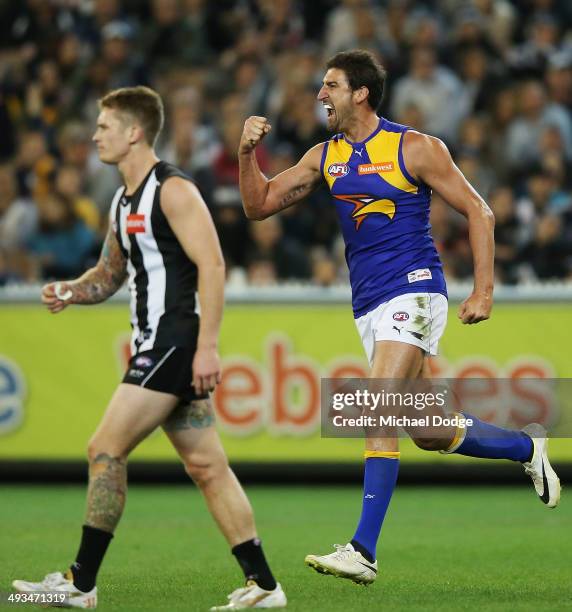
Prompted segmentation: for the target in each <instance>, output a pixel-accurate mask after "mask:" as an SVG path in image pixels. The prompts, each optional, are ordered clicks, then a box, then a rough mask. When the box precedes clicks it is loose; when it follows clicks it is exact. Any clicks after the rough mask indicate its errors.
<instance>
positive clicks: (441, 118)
mask: <svg viewBox="0 0 572 612" xmlns="http://www.w3.org/2000/svg"><path fill="white" fill-rule="evenodd" d="M461 92H462V85H461V82H460V80H459V79H458V77H457V76H455V74H454V73H453V72H452V71H451V70H449V69H448V68H445V67H444V66H440V65H438V63H437V54H436V52H435V50H434V49H432V48H430V47H417V48H415V49H413V51H412V53H411V62H410V70H409V73H408V74H407V75H406V76H404V77H402V78H401V79H399V80H398V81H397V82H396V83H395V85H394V87H393V94H392V100H393V102H392V106H391V112H392V114H393V115H395V116H396V115H399V114H400V113H401V112H402V111H403V109H404V108H405V107H407V106H408V105H410V104H412V103H413V104H416V105H418V106H419V108H420V109H421V112H422V113H423V117H424V120H425V127H426V129H427V131H428V132H429V133H430V134H431V135H433V136H438V137H440V138H443V139H444V140H447V141H448V142H451V143H454V142H455V140H456V134H457V128H458V125H459V122H460V121H461V120H462V119H463V113H464V112H465V109H462V108H460V106H459V104H458V100H459V97H460V96H461Z"/></svg>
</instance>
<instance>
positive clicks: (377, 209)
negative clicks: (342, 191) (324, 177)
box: [334, 194, 395, 231]
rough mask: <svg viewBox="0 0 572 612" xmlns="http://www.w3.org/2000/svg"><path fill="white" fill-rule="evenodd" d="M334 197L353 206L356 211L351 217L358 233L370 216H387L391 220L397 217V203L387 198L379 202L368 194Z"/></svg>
mask: <svg viewBox="0 0 572 612" xmlns="http://www.w3.org/2000/svg"><path fill="white" fill-rule="evenodd" d="M334 197H336V198H337V199H338V200H343V201H344V202H349V203H350V204H353V206H354V210H353V212H352V215H351V216H352V219H354V221H355V222H356V231H357V230H358V229H359V226H360V225H361V224H362V223H363V221H364V219H365V218H366V217H367V216H368V215H371V214H374V213H377V214H382V215H387V216H388V217H389V218H390V219H393V217H394V215H395V202H394V201H393V200H388V199H387V198H383V199H382V200H377V199H376V198H374V197H372V196H370V195H367V194H360V195H336V196H334Z"/></svg>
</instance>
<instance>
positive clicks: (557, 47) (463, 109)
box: [0, 0, 572, 282]
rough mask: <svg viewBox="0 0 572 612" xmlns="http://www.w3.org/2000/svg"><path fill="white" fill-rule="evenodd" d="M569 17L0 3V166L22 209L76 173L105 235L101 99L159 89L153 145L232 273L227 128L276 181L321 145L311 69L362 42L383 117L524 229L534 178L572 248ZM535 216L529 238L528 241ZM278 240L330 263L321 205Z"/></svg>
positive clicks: (98, 1)
mask: <svg viewBox="0 0 572 612" xmlns="http://www.w3.org/2000/svg"><path fill="white" fill-rule="evenodd" d="M571 7H572V4H570V3H569V2H561V1H558V0H530V2H526V3H525V2H516V0H515V1H513V0H469V1H468V2H463V3H459V2H456V1H455V0H433V1H432V2H422V1H420V0H387V1H385V2H378V1H374V0H340V1H338V2H333V1H331V0H316V1H315V2H311V3H299V2H295V1H293V0H292V1H291V0H288V1H287V2H276V1H275V0H252V1H249V2H242V1H241V2H237V1H236V0H221V1H220V2H216V3H214V2H206V1H205V0H166V1H165V2H161V1H155V0H153V1H150V2H147V3H137V2H132V1H129V2H127V1H124V2H122V1H121V0H93V2H83V1H82V2H79V1H71V2H38V1H34V2H27V3H5V6H3V7H2V9H1V17H2V18H1V19H0V33H1V34H2V37H1V39H0V131H1V132H2V135H3V138H2V141H1V142H0V159H1V160H6V161H8V162H9V164H10V165H11V166H12V167H13V169H14V172H15V175H16V178H17V198H25V199H26V198H28V199H35V198H37V197H42V196H45V195H46V194H48V193H49V192H50V189H51V188H52V184H53V182H54V180H57V181H62V180H63V182H64V184H68V182H69V185H70V188H71V186H72V185H77V175H78V174H79V176H80V177H81V178H80V183H81V189H80V194H81V195H82V196H84V197H85V198H87V199H88V200H90V201H91V202H93V203H95V204H96V205H97V207H98V214H99V217H100V219H102V223H103V224H105V223H106V222H107V206H108V205H109V201H110V200H111V198H112V196H113V193H114V192H115V189H116V187H117V185H118V177H117V173H116V172H115V170H114V169H112V168H110V167H108V166H104V165H102V164H101V163H100V162H99V161H98V160H97V158H96V156H95V154H94V150H93V146H92V143H91V137H92V129H91V126H92V125H93V124H94V123H95V119H96V117H97V113H98V109H97V100H98V99H99V98H100V97H101V96H102V95H103V94H104V93H105V92H107V91H109V90H110V89H112V88H114V87H116V86H119V85H124V84H133V83H148V84H150V85H151V86H155V87H156V88H157V89H159V90H160V91H161V92H162V94H163V97H164V99H165V102H166V104H167V105H168V112H167V121H168V124H167V127H166V130H165V132H164V136H163V139H162V141H161V143H160V147H159V149H160V150H161V153H162V155H163V157H164V158H165V159H168V160H170V161H172V162H173V163H175V164H177V165H179V166H181V167H183V168H184V169H185V171H186V172H187V173H188V174H189V175H190V176H192V177H194V178H195V179H196V180H197V182H198V183H199V184H200V185H201V190H202V192H203V194H204V197H205V199H206V201H207V204H208V205H209V207H210V209H211V211H212V214H213V217H214V218H215V221H216V223H217V227H218V229H219V232H220V234H221V242H222V247H223V249H224V251H225V257H226V258H227V263H228V264H229V265H230V267H231V268H234V271H235V272H237V271H238V270H239V269H240V268H241V267H244V266H246V265H247V262H246V253H248V252H249V251H250V250H251V248H253V239H252V237H251V236H250V234H249V231H248V226H247V224H246V222H245V220H244V219H243V218H241V216H240V210H239V208H237V205H238V204H239V202H238V198H237V193H238V190H237V174H236V171H237V168H236V158H235V151H236V142H235V141H236V137H237V132H238V129H239V127H238V126H239V125H241V124H242V121H243V118H244V117H245V116H247V115H249V114H260V115H263V116H267V117H269V119H270V121H271V123H272V124H273V126H274V128H273V131H272V133H271V134H269V137H268V143H267V145H268V148H267V150H266V151H264V149H261V153H262V157H261V160H260V161H261V164H262V166H263V170H264V171H265V172H267V173H271V174H273V173H275V172H276V171H277V168H278V167H279V166H280V164H281V161H284V160H285V159H286V158H288V159H289V162H290V163H291V162H295V161H296V160H297V158H298V157H299V155H300V154H301V152H303V151H305V150H306V149H307V148H308V145H309V144H310V143H313V142H318V141H320V140H324V139H326V138H328V137H329V135H328V134H327V133H326V132H325V131H324V125H325V119H326V117H325V114H324V112H323V109H322V108H321V107H320V106H318V105H316V101H315V97H316V93H317V90H318V88H319V83H320V81H321V79H322V77H323V72H322V65H323V59H324V56H329V55H330V54H331V53H332V52H333V51H335V50H338V49H347V48H349V47H354V46H360V47H365V48H368V49H370V50H373V51H374V52H375V53H376V54H377V55H378V56H379V57H380V58H381V59H382V62H383V63H384V65H385V67H386V68H387V69H388V72H389V80H388V86H387V89H386V92H385V99H384V101H383V104H382V107H381V113H382V114H384V116H387V118H388V119H390V120H393V121H397V122H400V123H404V124H407V125H410V126H411V127H413V128H414V129H418V130H420V131H423V132H428V133H431V134H434V135H436V136H439V137H441V138H443V139H444V140H445V141H446V142H447V144H449V146H450V147H451V148H452V149H453V151H454V154H455V157H456V160H457V161H458V162H459V165H460V166H461V167H462V168H463V169H464V171H465V172H466V173H467V174H468V175H470V178H471V179H472V180H473V181H474V182H475V184H476V187H477V189H478V190H479V191H480V192H481V193H482V194H483V195H487V193H489V192H490V193H491V195H494V194H495V193H496V186H497V185H511V187H512V193H513V198H514V201H515V202H516V204H515V205H514V206H515V210H516V213H515V214H516V215H517V218H518V222H519V224H521V226H522V224H523V223H525V222H524V221H523V220H522V217H523V215H524V217H526V216H527V214H528V213H526V212H523V211H527V210H530V208H531V207H532V208H534V204H531V201H532V199H534V198H532V196H531V194H530V189H529V186H528V182H529V181H528V179H529V176H530V173H531V172H532V175H535V173H537V171H538V169H540V170H541V171H542V173H544V174H545V175H546V176H548V177H550V181H551V184H552V188H551V189H552V192H551V195H550V196H549V198H548V199H549V201H550V203H549V206H548V209H549V210H550V214H556V215H557V217H558V218H559V223H560V224H561V225H562V228H561V229H562V232H563V235H564V236H565V237H572V214H569V213H568V211H569V207H570V199H571V189H572V172H571V171H570V170H571V168H570V164H571V163H572V115H571V108H572V50H571V49H572V47H570V37H571V35H572V34H571V33H572V30H571V28H570V23H572V8H571ZM145 59H146V61H144V60H145ZM87 126H90V127H87ZM269 152H270V153H271V155H269ZM274 158H276V160H274ZM281 158H282V159H281ZM61 166H64V167H65V170H63V171H62V172H61V173H60V172H59V168H60V167H61ZM70 166H74V167H75V170H71V169H70ZM531 168H532V170H531ZM61 176H63V177H67V178H64V179H62V178H61ZM56 177H59V178H57V179H56ZM535 180H536V179H533V180H532V182H533V183H534V182H535ZM60 188H61V185H60ZM74 190H75V187H74ZM63 191H66V192H67V189H66V187H65V186H64V187H63ZM74 193H76V192H75V191H74ZM505 195H506V197H508V194H505ZM76 196H77V193H76V195H71V197H72V199H75V197H76ZM501 199H502V197H501ZM526 202H528V204H526ZM435 207H436V209H439V203H438V202H436V203H435ZM80 208H81V207H80ZM83 209H84V211H85V210H90V211H91V212H88V213H84V214H85V215H86V221H87V222H88V224H90V225H92V226H93V225H94V224H95V221H94V219H95V218H96V217H97V214H94V210H93V209H92V208H91V205H90V206H88V207H87V208H83ZM543 214H544V213H543ZM439 216H440V213H439V212H436V213H435V218H436V219H438V218H439ZM541 216H542V215H540V216H539V217H538V218H536V217H534V218H535V221H534V223H532V224H531V225H529V231H530V235H529V236H528V240H529V242H530V241H533V239H534V233H535V232H537V230H536V223H537V222H539V220H540V217H541ZM448 223H449V224H452V227H453V228H454V230H455V231H459V232H460V233H459V240H460V241H461V242H462V240H466V236H465V235H464V233H463V230H462V228H458V227H457V222H456V221H455V220H452V218H451V216H450V214H448V213H447V214H445V215H444V218H443V221H442V225H443V226H446V225H447V224H448ZM440 224H441V221H439V222H438V225H440ZM525 225H526V223H525ZM546 225H547V226H548V225H550V224H549V223H548V222H546ZM281 231H282V232H283V236H284V239H286V240H287V241H289V240H294V242H295V243H296V244H297V245H298V247H299V249H300V252H301V253H302V254H303V257H304V258H305V262H306V263H305V270H306V272H305V275H306V276H305V277H306V278H308V276H309V275H310V274H311V269H312V266H313V260H312V253H313V252H314V250H315V249H316V247H323V248H324V249H325V250H326V251H327V253H328V254H329V255H330V256H332V257H334V259H336V258H337V257H338V255H339V253H338V252H337V251H336V244H338V237H339V229H338V226H337V221H336V220H335V215H334V214H333V211H332V208H331V206H330V204H329V202H328V199H327V197H325V191H318V192H316V193H315V194H313V195H312V197H311V205H310V206H308V207H296V208H293V209H291V210H289V211H287V212H286V213H283V218H282V230H281ZM446 234H447V236H446V237H445V240H444V243H443V244H446V245H447V247H446V249H445V251H446V255H445V259H448V260H449V261H450V265H449V266H448V267H449V274H450V277H451V278H455V277H462V275H463V273H464V272H463V271H464V270H466V269H468V268H467V265H466V262H464V261H463V257H464V254H463V253H462V251H463V249H462V245H461V244H457V241H456V240H453V239H452V237H451V236H450V235H449V234H450V232H446ZM511 235H512V234H511V233H510V232H507V236H508V237H506V242H507V244H508V242H509V241H510V239H511V238H510V236H511ZM543 235H544V234H543ZM503 240H505V239H504V238H503ZM527 244H528V243H527ZM513 246H514V247H515V248H517V249H518V248H520V246H522V245H520V246H519V245H513ZM456 257H459V258H460V259H458V260H455V258H456ZM523 257H524V255H523ZM456 262H457V263H456ZM525 264H526V262H524V260H522V258H521V259H519V261H518V262H515V261H513V260H511V261H510V262H509V263H506V266H505V267H506V270H505V271H503V276H504V278H506V279H509V280H507V282H512V280H510V279H514V278H521V277H522V278H524V276H526V275H524V276H523V275H522V274H520V273H519V270H520V271H521V270H523V269H524V267H523V266H525ZM261 266H262V264H261ZM511 266H512V268H511ZM4 267H5V268H6V264H4ZM242 269H243V273H242V274H243V276H244V275H245V270H246V268H242ZM341 269H343V266H341ZM529 270H531V272H530V274H531V276H535V273H534V270H533V269H532V266H529ZM238 276H239V274H238V272H237V273H236V274H234V276H233V277H236V278H238ZM278 276H279V275H278ZM338 276H339V275H338Z"/></svg>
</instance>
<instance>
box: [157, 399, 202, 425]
mask: <svg viewBox="0 0 572 612" xmlns="http://www.w3.org/2000/svg"><path fill="white" fill-rule="evenodd" d="M213 423H214V411H213V407H212V404H211V401H210V400H209V399H200V400H194V401H192V402H189V403H188V404H179V405H178V406H177V407H176V408H175V409H174V410H173V412H171V414H170V415H169V416H168V417H167V420H166V421H165V423H164V424H163V429H164V430H165V431H180V430H182V429H190V428H191V427H194V428H195V429H203V428H205V427H209V426H210V425H212V424H213Z"/></svg>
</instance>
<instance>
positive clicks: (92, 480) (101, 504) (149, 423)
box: [85, 384, 177, 533]
mask: <svg viewBox="0 0 572 612" xmlns="http://www.w3.org/2000/svg"><path fill="white" fill-rule="evenodd" d="M176 402H177V398H176V397H174V396H172V395H169V394H166V393H159V392H158V391H152V390H150V389H144V388H141V387H137V386H135V385H127V384H121V385H119V387H118V388H117V390H116V391H115V393H114V394H113V397H112V398H111V401H110V403H109V406H108V408H107V410H106V412H105V415H104V416H103V419H102V421H101V423H100V424H99V427H98V428H97V430H96V432H95V434H94V435H93V437H92V438H91V440H90V443H89V448H88V457H89V487H88V491H87V510H86V517H85V524H86V525H89V526H90V527H95V528H96V529H101V530H103V531H107V532H110V533H113V531H114V530H115V527H116V526H117V523H118V522H119V519H120V518H121V515H122V513H123V508H124V506H125V496H126V492H127V457H128V455H129V453H130V452H131V451H132V450H133V449H134V448H135V447H136V446H137V444H139V442H141V440H143V439H144V438H146V437H147V436H148V435H149V434H150V433H151V432H152V431H153V430H154V429H155V428H156V427H158V426H159V425H160V424H161V423H162V422H163V421H164V420H165V418H166V417H167V415H168V414H169V413H170V412H171V411H172V410H173V408H174V406H175V404H176Z"/></svg>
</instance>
